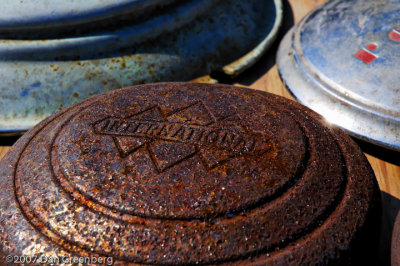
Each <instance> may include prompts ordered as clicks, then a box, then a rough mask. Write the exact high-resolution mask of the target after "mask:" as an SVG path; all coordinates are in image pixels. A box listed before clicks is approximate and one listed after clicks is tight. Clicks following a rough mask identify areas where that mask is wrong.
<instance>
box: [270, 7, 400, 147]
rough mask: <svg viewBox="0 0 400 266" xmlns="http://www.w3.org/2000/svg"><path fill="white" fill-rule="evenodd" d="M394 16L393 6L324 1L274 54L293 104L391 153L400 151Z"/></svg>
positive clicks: (396, 11) (399, 72)
mask: <svg viewBox="0 0 400 266" xmlns="http://www.w3.org/2000/svg"><path fill="white" fill-rule="evenodd" d="M399 12H400V5H399V4H398V1H397V0H396V1H393V0H378V1H376V0H374V1H372V0H369V1H365V0H353V1H345V0H335V1H330V2H328V3H326V4H325V5H323V6H321V7H319V8H317V9H315V10H314V11H312V12H311V13H310V14H309V15H307V16H306V17H305V18H304V19H303V20H302V21H301V22H300V23H299V24H297V25H295V26H294V27H293V28H292V29H291V30H290V31H289V32H288V33H287V34H286V36H285V37H284V39H283V40H282V42H281V44H280V47H279V50H278V56H277V62H278V69H279V73H280V75H281V78H282V80H283V82H284V83H285V85H286V87H287V88H288V89H289V90H290V92H291V93H292V94H293V95H294V96H295V97H296V98H297V99H298V101H300V102H301V103H303V104H304V105H306V106H308V107H310V108H311V109H313V110H314V111H316V112H318V113H320V114H322V115H323V116H324V117H325V118H326V119H327V121H328V122H331V123H333V124H336V125H338V126H340V127H342V128H343V129H345V130H346V131H347V132H348V133H350V134H351V135H353V136H355V137H358V138H360V139H363V140H366V141H369V142H372V143H374V144H377V145H380V146H383V147H386V148H389V149H394V150H400V89H399V84H400V68H399V67H398V61H399V55H400V53H399V52H398V51H399V50H400V42H399V40H396V35H395V34H396V31H397V29H398V27H399V26H400V24H398V23H399V20H398V14H399ZM399 36H400V34H399Z"/></svg>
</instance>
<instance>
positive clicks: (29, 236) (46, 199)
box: [0, 83, 380, 265]
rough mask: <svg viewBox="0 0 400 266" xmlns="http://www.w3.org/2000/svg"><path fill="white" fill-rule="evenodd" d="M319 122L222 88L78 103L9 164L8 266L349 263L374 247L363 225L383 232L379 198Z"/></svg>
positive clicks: (32, 135)
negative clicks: (16, 262)
mask: <svg viewBox="0 0 400 266" xmlns="http://www.w3.org/2000/svg"><path fill="white" fill-rule="evenodd" d="M321 122H322V121H321V117H320V116H318V115H317V114H315V113H314V112H312V111H311V110H309V109H307V108H305V107H304V106H302V105H300V104H298V103H296V102H294V101H290V100H287V99H285V98H283V97H279V96H276V95H272V94H268V93H264V92H260V91H256V90H250V89H246V88H239V87H233V86H226V85H209V84H194V83H161V84H148V85H142V86H136V87H131V88H125V89H121V90H116V91H113V92H109V93H107V94H103V95H99V96H95V97H92V98H90V99H87V100H84V101H82V102H80V103H77V104H75V105H73V106H71V107H70V108H66V109H64V110H63V111H61V112H58V113H57V114H55V115H53V116H51V117H49V118H48V119H46V120H44V121H43V122H41V123H40V124H39V125H37V126H35V127H34V128H32V129H31V130H29V131H28V132H27V133H26V134H24V135H23V136H22V137H21V138H20V139H19V140H18V142H17V143H16V144H15V145H14V146H13V147H12V148H11V150H10V152H9V153H8V154H7V155H5V157H4V159H3V160H2V161H1V163H0V228H1V230H0V264H3V262H4V260H5V259H6V255H13V256H21V255H25V256H40V255H43V256H45V257H47V258H49V257H52V258H54V257H57V258H61V257H62V256H66V257H71V256H77V257H89V256H93V257H96V258H98V257H109V258H113V259H114V261H115V262H116V264H117V265H121V264H120V263H122V262H123V263H127V262H131V263H146V264H152V265H153V264H161V265H166V264H167V265H171V264H173V265H177V264H179V265H188V264H190V265H193V264H215V263H216V264H221V263H226V264H229V265H232V264H233V265H265V264H271V265H282V264H287V263H289V264H299V263H303V264H306V265H308V264H318V263H320V264H324V265H325V264H328V262H330V263H334V262H336V264H337V260H340V262H342V263H343V261H346V259H349V257H350V256H353V255H354V251H356V250H357V249H358V248H361V247H360V246H357V244H355V243H362V244H365V245H368V246H371V247H374V245H375V244H376V243H377V242H376V241H375V243H374V242H370V241H369V237H368V236H369V235H371V231H373V230H372V229H370V227H366V225H367V224H369V222H368V223H367V222H366V219H367V217H368V216H370V217H372V218H373V217H377V218H380V217H379V216H378V215H374V213H373V212H372V211H373V210H374V208H375V207H377V206H380V204H377V205H375V206H374V204H376V202H374V201H375V200H376V198H375V197H376V196H377V195H379V194H376V193H377V192H379V190H378V187H377V185H376V182H375V178H374V174H373V171H372V169H371V168H370V167H369V166H368V162H367V160H366V159H365V157H364V156H363V154H362V153H361V151H360V149H359V148H358V147H357V146H356V145H355V143H354V142H353V141H352V140H351V139H350V138H349V137H348V136H347V135H346V134H344V132H342V131H341V130H338V129H332V128H329V127H326V126H325V125H324V124H323V123H321ZM358 237H363V238H362V239H363V240H364V241H363V242H358V241H354V240H356V239H357V238H358ZM364 237H366V238H364ZM367 240H368V241H367ZM363 251H365V249H363ZM347 252H348V253H347ZM360 254H362V255H363V256H364V258H365V257H366V255H365V253H360ZM368 255H369V254H367V256H368ZM353 259H354V258H353ZM335 260H336V261H335ZM117 261H118V263H117ZM357 261H358V260H357ZM56 264H57V263H56Z"/></svg>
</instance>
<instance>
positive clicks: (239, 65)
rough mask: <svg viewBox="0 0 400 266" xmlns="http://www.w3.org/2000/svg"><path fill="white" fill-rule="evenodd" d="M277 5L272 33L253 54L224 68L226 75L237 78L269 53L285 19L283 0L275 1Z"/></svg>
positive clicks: (250, 53)
mask: <svg viewBox="0 0 400 266" xmlns="http://www.w3.org/2000/svg"><path fill="white" fill-rule="evenodd" d="M274 3H275V11H276V18H275V23H274V26H273V27H272V30H271V31H270V33H269V34H268V35H267V36H266V37H265V39H264V40H262V42H260V43H259V44H258V45H257V46H256V47H255V48H254V49H253V50H252V51H251V52H249V53H248V54H246V55H244V56H242V57H241V58H239V59H238V60H236V61H234V62H232V63H230V64H229V65H226V66H224V67H223V68H222V71H223V72H225V74H228V75H230V76H237V75H239V74H240V73H242V72H243V71H244V70H246V69H247V68H249V67H251V66H252V65H253V64H254V63H255V62H257V60H258V59H260V57H261V56H263V54H264V53H265V52H266V51H267V49H268V48H269V47H270V46H271V45H272V43H273V42H274V41H275V39H276V37H277V36H278V32H279V29H280V27H281V24H282V18H283V8H282V0H274Z"/></svg>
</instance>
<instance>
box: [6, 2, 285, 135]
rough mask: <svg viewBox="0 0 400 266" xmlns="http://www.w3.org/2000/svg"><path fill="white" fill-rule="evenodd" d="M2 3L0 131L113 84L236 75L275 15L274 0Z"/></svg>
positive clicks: (259, 49) (272, 31) (271, 30)
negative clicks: (221, 73)
mask: <svg viewBox="0 0 400 266" xmlns="http://www.w3.org/2000/svg"><path fill="white" fill-rule="evenodd" d="M3 2H4V4H3V3H2V8H3V6H4V5H5V6H6V8H5V9H4V10H3V11H1V12H5V13H7V14H8V15H7V16H5V18H1V20H0V106H1V108H0V132H3V133H4V132H19V131H24V130H27V129H28V128H30V127H31V126H33V125H34V124H36V123H37V122H39V121H40V120H42V119H43V118H45V117H47V116H48V115H50V114H52V113H54V112H55V111H57V110H59V109H61V108H63V107H66V106H68V105H70V104H71V103H73V102H76V101H78V100H81V99H84V98H86V97H88V96H91V95H94V94H98V93H101V92H105V91H109V90H112V89H116V88H120V87H125V86H130V85H134V84H142V83H149V82H158V81H174V80H191V79H195V78H198V77H201V76H204V75H207V74H210V72H212V71H224V72H225V73H227V74H229V75H237V74H238V73H240V72H241V71H243V70H244V69H245V68H247V67H249V66H251V65H252V64H253V63H254V62H255V61H256V60H257V59H258V58H259V57H261V55H262V54H263V53H264V52H265V51H266V49H267V48H268V47H269V45H270V44H271V43H272V41H273V40H274V38H275V37H276V34H277V32H278V28H279V25H280V23H281V18H282V16H281V13H282V7H281V0H274V1H269V0H251V1H233V0H229V1H218V0H190V1H173V0H169V1H156V0H143V1H139V0H131V1H127V0H125V1H122V0H120V1H117V0H115V1H111V2H107V3H106V2H105V1H98V0H93V1H85V3H84V4H83V3H81V2H79V3H78V2H77V1H72V2H71V3H70V2H69V1H55V2H54V3H53V2H51V1H34V2H28V1H21V2H20V1H15V2H14V1H12V2H10V1H3ZM48 2H51V3H48ZM5 3H6V4H5ZM34 3H36V4H37V5H35V4H34ZM57 3H58V4H59V5H57ZM30 5H32V6H34V7H32V8H31V9H29V8H28V7H30ZM94 6H96V8H95V9H93V7H94ZM24 8H25V9H24ZM7 9H10V12H8V11H7ZM20 9H24V10H20ZM0 14H1V13H0ZM27 14H29V16H26V15H27ZM46 14H47V15H46Z"/></svg>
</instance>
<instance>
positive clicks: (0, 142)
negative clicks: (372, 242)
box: [0, 0, 400, 265]
mask: <svg viewBox="0 0 400 266" xmlns="http://www.w3.org/2000/svg"><path fill="white" fill-rule="evenodd" d="M325 1H326V0H289V1H287V0H283V2H284V14H285V15H284V23H283V26H282V29H281V34H280V37H279V39H278V40H277V41H276V42H275V44H274V46H273V47H272V48H271V50H270V51H269V52H268V54H267V55H265V56H264V57H263V58H262V59H261V60H260V61H259V62H258V63H257V64H256V65H255V66H253V67H252V68H251V69H249V70H247V71H245V72H244V73H242V74H241V75H240V76H239V77H237V78H235V79H233V80H224V81H223V82H224V83H231V84H236V85H241V86H247V87H250V88H253V89H258V90H263V91H268V92H271V93H275V94H278V95H282V96H284V97H287V98H289V99H293V97H292V96H291V95H290V94H289V93H288V91H287V90H286V89H285V87H284V85H283V84H282V82H281V80H280V78H279V75H278V71H277V67H276V65H275V54H276V50H277V47H278V44H279V40H280V39H281V38H282V36H283V34H284V33H285V32H286V31H287V30H288V29H290V27H291V26H293V24H294V23H296V22H298V21H299V20H300V19H301V18H302V17H303V16H304V15H306V14H307V13H308V12H309V11H310V10H312V9H313V8H315V7H317V6H318V5H320V4H322V3H324V2H325ZM15 140H16V138H13V137H11V138H10V137H7V138H0V158H2V157H3V156H4V154H5V153H6V152H7V151H8V150H9V148H10V146H11V145H12V143H13V142H14V141H15ZM358 143H359V144H360V146H361V148H362V149H363V151H364V152H365V154H366V156H367V158H368V160H369V162H370V163H371V166H372V168H373V169H374V172H375V175H376V177H377V180H378V183H379V186H380V189H381V191H382V200H383V212H382V229H381V243H380V248H381V250H380V262H381V263H380V264H381V265H382V264H387V263H388V262H389V256H390V253H389V250H390V240H391V234H392V227H393V222H394V218H395V216H396V214H397V212H398V210H399V208H400V200H399V199H400V153H398V152H393V151H388V150H385V149H382V148H379V147H376V146H374V145H371V144H367V143H364V142H361V141H358Z"/></svg>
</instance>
